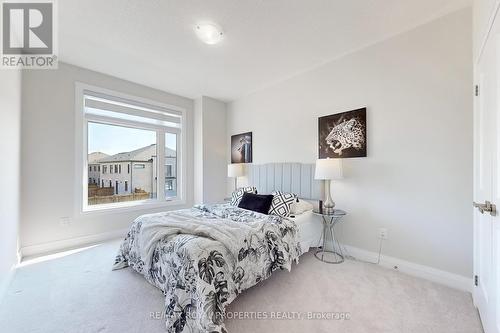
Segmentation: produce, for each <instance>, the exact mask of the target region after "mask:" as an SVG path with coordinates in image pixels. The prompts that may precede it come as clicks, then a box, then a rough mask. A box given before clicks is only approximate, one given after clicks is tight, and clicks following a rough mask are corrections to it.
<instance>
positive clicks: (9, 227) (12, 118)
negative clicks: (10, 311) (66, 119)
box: [0, 70, 21, 300]
mask: <svg viewBox="0 0 500 333" xmlns="http://www.w3.org/2000/svg"><path fill="white" fill-rule="evenodd" d="M20 129H21V72H20V71H17V70H0V156H1V161H0V175H1V176H0V188H1V189H2V190H1V191H0V300H1V298H2V296H3V294H4V291H5V289H6V287H7V284H8V282H9V277H10V274H11V273H12V268H13V267H14V265H15V264H16V263H17V251H18V245H17V239H18V225H19V196H20V190H19V189H20V184H19V181H20V171H19V170H20V150H21V132H20Z"/></svg>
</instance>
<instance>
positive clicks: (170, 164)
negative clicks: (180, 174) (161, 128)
mask: <svg viewBox="0 0 500 333" xmlns="http://www.w3.org/2000/svg"><path fill="white" fill-rule="evenodd" d="M165 198H166V199H167V200H173V199H175V198H177V134H173V133H165Z"/></svg>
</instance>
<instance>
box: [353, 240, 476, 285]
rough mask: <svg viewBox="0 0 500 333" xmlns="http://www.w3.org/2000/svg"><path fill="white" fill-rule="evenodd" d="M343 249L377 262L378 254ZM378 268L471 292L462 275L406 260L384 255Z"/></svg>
mask: <svg viewBox="0 0 500 333" xmlns="http://www.w3.org/2000/svg"><path fill="white" fill-rule="evenodd" d="M345 247H346V248H347V251H348V252H349V254H350V255H352V256H353V257H355V258H357V259H360V260H365V261H369V262H376V261H377V258H378V253H375V252H371V251H366V250H362V249H359V248H356V247H353V246H348V245H346V246H345ZM380 266H382V267H386V268H389V269H394V270H397V271H399V272H403V273H406V274H408V275H412V276H416V277H419V278H422V279H426V280H429V281H432V282H436V283H439V284H443V285H445V286H448V287H451V288H455V289H459V290H462V291H466V292H472V289H473V280H472V277H470V278H468V277H465V276H462V275H458V274H454V273H450V272H446V271H442V270H439V269H436V268H432V267H429V266H424V265H420V264H415V263H412V262H409V261H406V260H402V259H398V258H394V257H389V256H386V255H381V256H380Z"/></svg>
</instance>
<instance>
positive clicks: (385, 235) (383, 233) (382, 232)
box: [378, 228, 389, 239]
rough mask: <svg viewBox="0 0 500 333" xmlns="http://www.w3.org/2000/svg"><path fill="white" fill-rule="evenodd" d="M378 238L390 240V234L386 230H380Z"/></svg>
mask: <svg viewBox="0 0 500 333" xmlns="http://www.w3.org/2000/svg"><path fill="white" fill-rule="evenodd" d="M378 238H380V239H388V238H389V233H388V232H387V229H386V228H380V229H378Z"/></svg>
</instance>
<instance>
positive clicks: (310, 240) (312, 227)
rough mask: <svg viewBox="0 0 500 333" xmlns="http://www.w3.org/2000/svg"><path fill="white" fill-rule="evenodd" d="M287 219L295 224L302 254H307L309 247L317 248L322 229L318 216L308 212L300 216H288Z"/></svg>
mask: <svg viewBox="0 0 500 333" xmlns="http://www.w3.org/2000/svg"><path fill="white" fill-rule="evenodd" d="M288 219H289V220H292V221H294V222H295V224H297V227H298V229H299V239H300V246H301V248H302V251H303V253H306V252H308V251H309V248H311V247H318V246H319V244H320V241H321V237H322V232H323V227H322V225H321V219H320V218H318V216H316V215H315V214H313V212H312V211H308V212H305V213H303V214H300V215H295V216H290V217H288Z"/></svg>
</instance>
